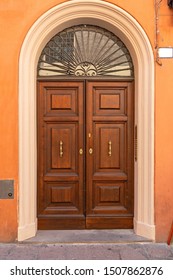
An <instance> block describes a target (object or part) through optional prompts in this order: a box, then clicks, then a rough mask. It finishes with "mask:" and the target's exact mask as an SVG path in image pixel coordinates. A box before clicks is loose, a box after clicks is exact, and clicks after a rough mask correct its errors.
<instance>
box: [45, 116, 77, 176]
mask: <svg viewBox="0 0 173 280" xmlns="http://www.w3.org/2000/svg"><path fill="white" fill-rule="evenodd" d="M45 134H46V136H45V139H46V142H45V146H46V150H45V158H46V159H47V160H46V167H45V168H46V173H50V172H53V173H55V172H58V170H59V171H61V172H78V171H77V170H78V166H77V162H78V161H77V158H76V156H77V155H76V150H75V149H74V148H75V147H76V148H77V147H78V140H77V137H78V124H76V123H68V122H67V123H57V124H56V123H55V124H54V123H52V124H50V123H48V124H47V125H46V130H45Z"/></svg>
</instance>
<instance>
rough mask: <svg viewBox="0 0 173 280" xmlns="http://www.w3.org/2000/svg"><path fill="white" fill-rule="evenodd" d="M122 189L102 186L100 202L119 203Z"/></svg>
mask: <svg viewBox="0 0 173 280" xmlns="http://www.w3.org/2000/svg"><path fill="white" fill-rule="evenodd" d="M119 201H120V187H119V186H112V187H110V186H101V187H100V202H102V203H104V202H119Z"/></svg>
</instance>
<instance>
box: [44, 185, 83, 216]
mask: <svg viewBox="0 0 173 280" xmlns="http://www.w3.org/2000/svg"><path fill="white" fill-rule="evenodd" d="M44 195H45V197H46V199H45V201H44V214H62V213H63V214H69V212H70V211H72V212H73V213H76V214H77V213H79V212H80V209H79V184H78V183H77V182H71V183H70V182H47V183H45V184H44Z"/></svg>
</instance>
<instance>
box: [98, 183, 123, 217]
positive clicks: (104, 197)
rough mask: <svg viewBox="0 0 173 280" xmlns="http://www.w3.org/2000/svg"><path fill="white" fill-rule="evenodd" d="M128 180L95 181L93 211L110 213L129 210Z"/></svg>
mask: <svg viewBox="0 0 173 280" xmlns="http://www.w3.org/2000/svg"><path fill="white" fill-rule="evenodd" d="M125 190H126V182H95V183H94V185H93V211H94V212H97V213H99V212H101V213H103V212H104V210H105V211H106V212H107V211H108V212H110V213H115V211H118V212H119V211H120V212H122V211H125V212H126V211H127V209H126V207H125V205H126V198H125Z"/></svg>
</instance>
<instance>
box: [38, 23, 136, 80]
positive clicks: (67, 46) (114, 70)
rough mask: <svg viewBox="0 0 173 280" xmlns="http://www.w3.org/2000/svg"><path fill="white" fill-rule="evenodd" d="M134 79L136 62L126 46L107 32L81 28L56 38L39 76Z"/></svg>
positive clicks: (42, 61) (47, 48) (44, 56)
mask: <svg viewBox="0 0 173 280" xmlns="http://www.w3.org/2000/svg"><path fill="white" fill-rule="evenodd" d="M60 75H61V76H62V75H63V76H84V77H85V76H86V77H87V76H90V77H91V76H117V77H118V76H123V77H133V62H132V58H131V56H130V53H129V51H128V49H127V48H126V46H125V45H124V43H123V42H122V41H121V40H120V39H119V38H118V37H117V36H115V35H114V34H113V33H111V32H109V31H107V30H106V29H103V28H100V27H97V26H92V25H78V26H73V27H70V28H67V29H65V30H63V31H61V32H60V33H58V34H56V35H55V36H54V37H53V38H52V39H51V40H50V41H49V42H48V43H47V45H46V46H45V47H44V49H43V51H42V53H41V55H40V58H39V62H38V76H60Z"/></svg>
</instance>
